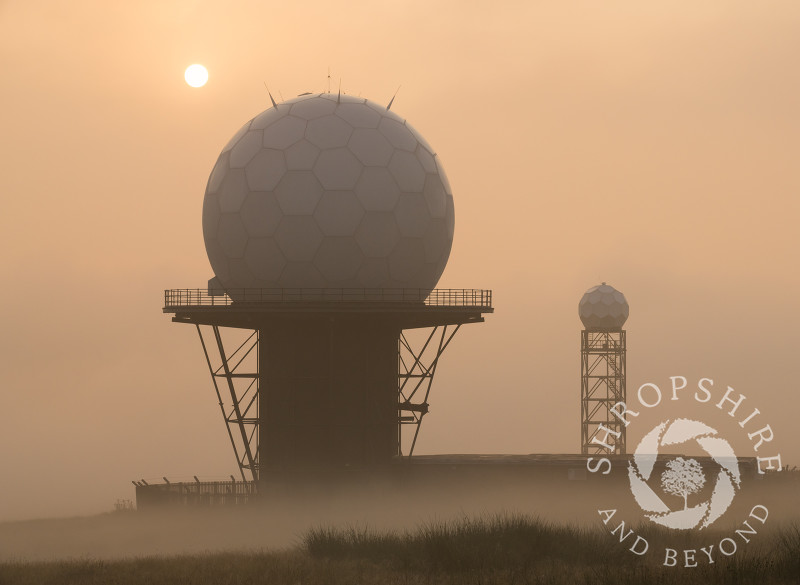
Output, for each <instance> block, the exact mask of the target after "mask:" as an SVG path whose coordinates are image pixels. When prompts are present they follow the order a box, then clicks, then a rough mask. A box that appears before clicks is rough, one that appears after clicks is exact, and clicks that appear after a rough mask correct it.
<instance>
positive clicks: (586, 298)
mask: <svg viewBox="0 0 800 585" xmlns="http://www.w3.org/2000/svg"><path fill="white" fill-rule="evenodd" d="M578 315H580V318H581V321H582V322H583V326H584V327H586V329H595V330H611V329H622V326H623V325H624V324H625V321H626V320H627V319H628V301H626V300H625V295H623V294H622V293H621V292H619V291H618V290H617V289H615V288H614V287H613V286H609V285H607V284H606V283H605V282H604V283H603V284H600V285H598V286H593V287H592V288H590V289H589V290H587V291H586V293H585V294H584V295H583V297H582V298H581V302H580V303H578Z"/></svg>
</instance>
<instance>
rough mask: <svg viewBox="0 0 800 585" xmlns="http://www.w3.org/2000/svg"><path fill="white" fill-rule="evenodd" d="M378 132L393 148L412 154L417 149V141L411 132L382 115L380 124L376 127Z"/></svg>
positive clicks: (400, 123) (401, 124)
mask: <svg viewBox="0 0 800 585" xmlns="http://www.w3.org/2000/svg"><path fill="white" fill-rule="evenodd" d="M378 130H380V132H381V134H383V135H384V136H385V137H386V139H387V140H388V141H389V142H390V143H391V145H392V146H394V147H395V148H399V149H400V150H407V151H408V152H414V151H415V150H416V149H417V144H418V142H417V139H416V138H414V135H413V134H412V133H411V131H410V130H409V129H408V128H406V127H405V126H404V125H403V123H402V122H401V121H400V122H398V121H397V120H392V119H391V118H389V117H387V116H386V115H384V117H383V119H382V120H381V123H380V124H379V125H378Z"/></svg>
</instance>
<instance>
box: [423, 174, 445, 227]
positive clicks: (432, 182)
mask: <svg viewBox="0 0 800 585" xmlns="http://www.w3.org/2000/svg"><path fill="white" fill-rule="evenodd" d="M423 194H424V195H425V203H427V204H428V210H429V211H430V214H431V217H440V218H444V216H445V214H446V213H447V194H446V193H445V192H444V185H443V184H442V181H441V179H439V177H438V176H437V175H431V174H428V175H426V176H425V188H424V190H423Z"/></svg>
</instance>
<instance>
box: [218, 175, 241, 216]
mask: <svg viewBox="0 0 800 585" xmlns="http://www.w3.org/2000/svg"><path fill="white" fill-rule="evenodd" d="M245 195H247V181H246V180H245V176H244V171H243V170H242V169H230V170H229V171H228V172H227V173H226V174H225V180H224V181H222V186H221V187H220V189H219V193H218V194H217V198H218V200H219V208H220V211H222V212H223V213H233V212H236V211H239V209H240V208H241V206H242V201H244V197H245Z"/></svg>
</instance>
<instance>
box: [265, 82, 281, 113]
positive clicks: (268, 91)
mask: <svg viewBox="0 0 800 585" xmlns="http://www.w3.org/2000/svg"><path fill="white" fill-rule="evenodd" d="M264 88H265V89H266V90H267V94H268V95H269V99H270V101H271V102H272V107H273V108H277V107H278V104H276V103H275V98H274V97H272V92H271V91H270V90H269V87H267V82H266V81H265V82H264Z"/></svg>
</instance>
